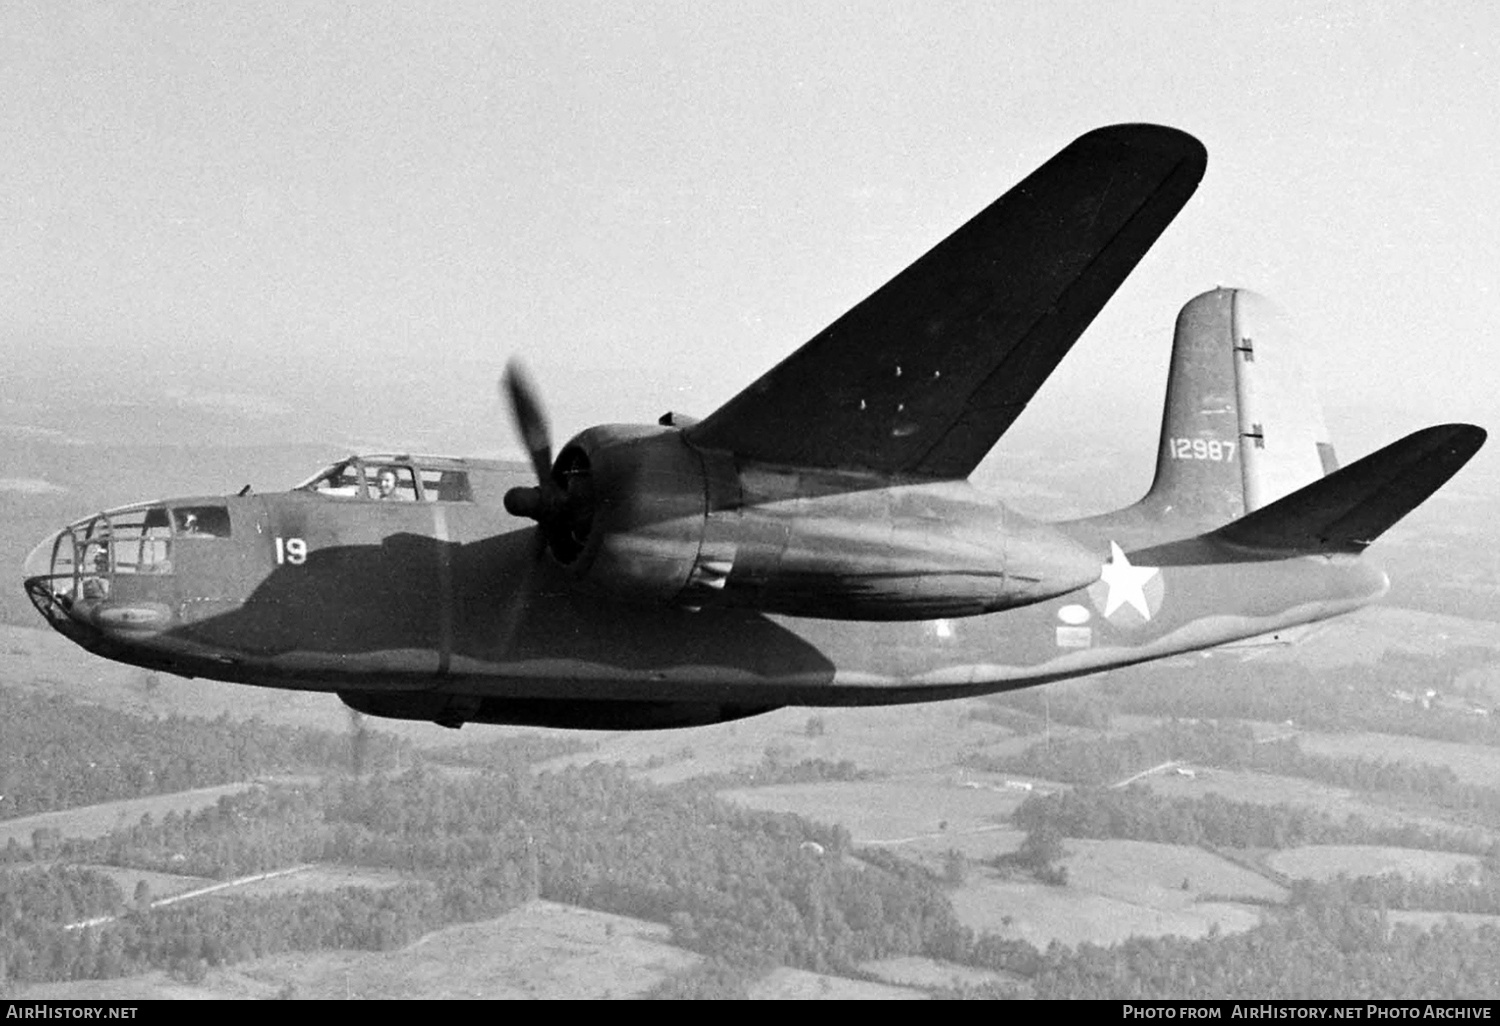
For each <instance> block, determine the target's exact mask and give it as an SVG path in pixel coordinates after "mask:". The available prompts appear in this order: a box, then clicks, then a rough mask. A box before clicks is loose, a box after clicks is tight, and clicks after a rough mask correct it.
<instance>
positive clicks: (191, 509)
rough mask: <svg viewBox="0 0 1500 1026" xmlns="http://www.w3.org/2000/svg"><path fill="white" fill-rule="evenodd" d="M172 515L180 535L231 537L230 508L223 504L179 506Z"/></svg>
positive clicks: (190, 536)
mask: <svg viewBox="0 0 1500 1026" xmlns="http://www.w3.org/2000/svg"><path fill="white" fill-rule="evenodd" d="M172 517H173V522H174V523H175V524H176V525H177V534H178V537H181V538H228V537H229V510H228V509H227V508H225V507H223V506H179V507H177V508H176V509H174V510H172Z"/></svg>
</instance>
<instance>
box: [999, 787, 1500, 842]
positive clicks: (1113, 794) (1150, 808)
mask: <svg viewBox="0 0 1500 1026" xmlns="http://www.w3.org/2000/svg"><path fill="white" fill-rule="evenodd" d="M1014 819H1015V822H1016V825H1017V826H1020V827H1022V828H1023V829H1026V830H1033V829H1036V828H1037V827H1040V826H1041V825H1042V824H1044V823H1046V824H1051V825H1052V826H1054V827H1056V828H1057V829H1058V830H1059V831H1060V832H1061V833H1063V834H1064V835H1066V836H1068V837H1091V838H1121V839H1125V840H1135V841H1157V842H1160V843H1163V844H1195V845H1214V846H1220V847H1228V848H1294V847H1297V846H1299V845H1304V844H1379V845H1390V846H1393V847H1401V848H1422V849H1426V850H1429V851H1453V852H1461V853H1465V854H1471V855H1485V854H1488V853H1489V852H1490V851H1491V850H1492V846H1491V845H1490V843H1489V842H1487V841H1485V840H1484V839H1483V838H1482V837H1480V836H1479V835H1477V834H1474V833H1471V832H1460V831H1453V830H1442V829H1436V828H1432V827H1427V826H1423V825H1420V824H1416V823H1403V824H1400V825H1391V826H1378V825H1375V824H1371V823H1369V822H1367V821H1365V820H1364V819H1363V818H1361V817H1359V816H1349V817H1347V818H1343V819H1337V820H1336V819H1334V818H1333V817H1332V816H1329V815H1327V814H1325V813H1322V812H1317V811H1314V810H1312V809H1308V808H1305V807H1300V806H1295V805H1289V804H1286V803H1281V804H1277V805H1266V804H1262V803H1258V802H1236V801H1230V800H1229V799H1227V798H1224V797H1222V796H1221V795H1218V794H1213V793H1209V794H1206V795H1203V796H1202V797H1198V798H1164V797H1161V796H1158V795H1155V794H1153V793H1152V792H1151V791H1149V790H1148V789H1146V788H1144V787H1141V786H1140V785H1137V784H1133V785H1131V786H1129V787H1124V788H1095V787H1081V788H1075V789H1074V790H1071V791H1060V792H1058V793H1056V794H1049V795H1032V796H1030V797H1028V798H1027V799H1026V801H1024V802H1022V803H1021V806H1020V808H1018V809H1016V812H1015V817H1014Z"/></svg>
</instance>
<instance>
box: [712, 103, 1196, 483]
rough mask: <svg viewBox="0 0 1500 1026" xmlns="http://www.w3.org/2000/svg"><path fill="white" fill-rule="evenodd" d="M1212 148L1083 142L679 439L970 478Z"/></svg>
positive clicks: (1133, 128) (1125, 129)
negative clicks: (683, 437) (1207, 150)
mask: <svg viewBox="0 0 1500 1026" xmlns="http://www.w3.org/2000/svg"><path fill="white" fill-rule="evenodd" d="M1206 161H1207V154H1206V152H1205V151H1204V149H1203V145H1202V144H1201V143H1199V142H1198V140H1196V139H1194V138H1193V137H1192V136H1190V135H1187V134H1185V133H1183V132H1179V131H1177V130H1175V129H1171V128H1163V127H1160V126H1156V125H1115V126H1112V127H1108V128H1101V129H1097V130H1096V131H1093V132H1089V133H1088V134H1087V135H1084V136H1082V137H1080V138H1078V139H1077V140H1075V141H1074V142H1073V143H1071V144H1070V145H1069V146H1067V147H1066V148H1065V149H1063V150H1062V151H1061V152H1060V153H1058V154H1057V155H1056V156H1055V157H1053V158H1052V159H1051V160H1049V161H1048V162H1047V163H1046V164H1044V165H1042V166H1041V167H1040V168H1039V169H1037V170H1036V171H1035V172H1033V173H1032V174H1031V175H1030V176H1029V177H1028V178H1026V179H1025V180H1024V181H1023V182H1021V183H1020V184H1019V185H1017V186H1016V187H1015V188H1013V189H1011V190H1010V191H1009V192H1007V193H1006V194H1005V195H1004V196H1001V197H1000V198H999V199H998V200H996V201H995V202H994V203H992V204H991V205H990V206H989V207H987V208H985V209H984V210H983V211H981V212H980V213H979V214H978V215H977V216H976V217H974V218H973V220H971V221H969V222H968V223H967V224H965V225H964V226H963V227H962V228H959V229H958V230H957V231H956V232H954V233H953V234H952V235H950V236H948V238H946V239H945V240H943V241H942V242H940V243H938V244H937V246H935V247H934V248H933V249H932V250H931V251H930V252H928V253H927V254H926V255H925V256H923V257H922V258H921V259H919V260H918V261H917V262H916V263H914V264H912V265H911V266H910V267H908V268H907V269H906V270H904V271H902V272H901V273H900V274H898V275H896V277H894V278H892V279H891V280H890V281H889V282H887V283H886V284H885V285H883V286H882V287H881V288H880V289H879V290H877V291H876V292H875V293H873V294H872V295H870V296H869V297H868V298H866V299H865V300H864V301H863V302H861V303H860V304H859V305H858V306H856V307H854V309H852V310H850V311H849V312H848V313H846V314H844V315H843V316H842V317H840V318H839V319H838V320H836V321H834V322H833V324H831V325H829V326H828V327H827V328H825V329H823V331H822V332H820V333H819V334H818V335H817V336H815V337H814V338H813V339H812V340H811V341H810V342H808V343H807V344H805V345H804V346H802V348H800V349H798V350H797V351H796V352H794V353H792V355H791V356H789V357H787V358H786V359H785V360H783V361H782V362H781V363H780V364H778V365H777V366H776V367H774V368H772V369H771V370H770V371H768V372H767V373H766V374H764V375H763V376H762V377H761V378H760V379H759V380H758V381H756V382H755V383H754V384H752V385H751V386H750V387H749V388H747V389H745V390H744V391H743V392H741V393H740V394H739V395H737V396H735V397H734V398H733V399H731V400H729V402H727V403H725V404H724V405H723V406H721V407H720V408H719V409H718V410H716V411H715V412H714V413H712V414H710V415H709V416H708V417H706V418H704V419H703V420H702V421H701V422H699V423H698V424H696V425H694V426H693V427H691V428H689V429H688V432H687V436H688V439H689V440H690V441H691V442H692V443H693V444H694V445H698V446H702V447H705V448H713V449H727V450H731V451H733V452H735V453H736V454H738V455H739V456H741V457H745V458H748V459H755V460H763V461H766V462H771V463H781V464H790V465H794V466H806V467H819V468H824V467H826V468H842V469H851V470H861V469H863V470H872V471H877V472H880V473H883V474H890V475H903V476H904V475H910V476H917V477H931V478H963V477H967V476H968V475H969V473H970V472H971V471H972V470H973V469H974V467H975V466H976V465H977V464H978V463H979V461H980V460H981V459H983V458H984V456H985V454H986V453H987V452H989V450H990V448H991V447H992V446H993V445H994V444H995V441H996V440H997V439H998V438H999V437H1000V435H1001V434H1002V433H1003V432H1004V431H1005V430H1006V428H1008V427H1009V426H1010V425H1011V422H1013V421H1014V420H1015V419H1016V417H1017V416H1019V415H1020V413H1021V411H1022V410H1023V409H1024V408H1025V407H1026V404H1027V402H1029V401H1030V399H1031V397H1032V396H1033V395H1034V394H1035V393H1036V390H1037V389H1038V388H1040V387H1041V384H1042V382H1043V381H1045V380H1046V379H1047V376H1048V375H1049V374H1051V373H1052V370H1053V368H1055V367H1056V366H1057V364H1058V363H1059V362H1060V361H1061V360H1062V358H1063V356H1064V354H1066V353H1067V351H1068V349H1069V348H1070V347H1071V346H1072V345H1073V343H1074V341H1076V340H1077V338H1078V336H1079V335H1081V334H1082V333H1083V330H1084V328H1086V327H1087V326H1088V325H1089V322H1090V321H1092V320H1093V319H1094V316H1095V315H1096V314H1097V313H1098V312H1099V310H1100V308H1101V307H1103V305H1104V303H1105V302H1106V301H1107V300H1108V299H1109V297H1110V296H1111V295H1113V294H1114V291H1115V289H1117V288H1118V287H1119V285H1120V283H1121V282H1122V281H1124V279H1125V276H1126V275H1127V274H1129V273H1130V271H1131V269H1132V268H1133V267H1135V265H1136V263H1137V262H1138V261H1139V260H1140V258H1141V257H1142V255H1144V254H1145V252H1146V250H1147V249H1149V248H1150V246H1151V244H1152V243H1153V242H1154V241H1156V237H1157V236H1158V235H1159V234H1161V232H1162V230H1163V229H1164V228H1166V226H1167V224H1168V223H1169V222H1170V221H1171V220H1172V218H1173V217H1175V216H1176V214H1177V212H1178V211H1179V210H1180V209H1182V206H1183V204H1184V203H1186V202H1187V200H1188V197H1189V196H1191V195H1192V194H1193V190H1194V189H1196V188H1197V186H1198V181H1199V179H1200V178H1202V177H1203V170H1204V166H1205V164H1206Z"/></svg>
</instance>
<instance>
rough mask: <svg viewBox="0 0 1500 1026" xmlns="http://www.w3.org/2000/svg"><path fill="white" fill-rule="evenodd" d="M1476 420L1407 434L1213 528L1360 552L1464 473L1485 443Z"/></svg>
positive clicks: (1257, 544)
mask: <svg viewBox="0 0 1500 1026" xmlns="http://www.w3.org/2000/svg"><path fill="white" fill-rule="evenodd" d="M1484 440H1485V431H1484V429H1483V428H1479V427H1475V426H1474V425H1472V424H1443V425H1439V426H1437V427H1430V428H1424V429H1423V430H1421V431H1417V432H1414V433H1413V434H1410V435H1407V436H1406V437H1405V438H1403V439H1401V440H1400V441H1399V442H1393V443H1392V444H1390V445H1388V446H1386V447H1385V448H1384V449H1380V450H1379V451H1377V452H1374V453H1371V454H1370V455H1369V456H1366V457H1365V458H1364V459H1362V460H1358V461H1356V462H1354V463H1351V464H1349V465H1348V466H1347V467H1343V468H1341V469H1339V470H1335V471H1334V472H1333V473H1331V474H1329V475H1328V476H1327V477H1324V478H1321V479H1320V480H1317V481H1314V482H1313V483H1312V484H1310V485H1307V486H1306V487H1305V488H1301V489H1299V490H1297V491H1295V492H1293V493H1291V494H1290V495H1287V496H1284V497H1282V498H1280V499H1277V500H1276V501H1275V502H1273V503H1271V504H1270V505H1268V506H1263V507H1261V508H1260V509H1258V510H1256V511H1255V512H1253V513H1249V514H1247V515H1245V516H1243V517H1241V518H1240V519H1238V520H1236V521H1235V522H1234V523H1232V524H1228V525H1227V526H1225V527H1222V528H1220V529H1219V530H1217V531H1214V532H1213V533H1212V534H1210V535H1209V537H1210V538H1214V539H1216V540H1218V541H1223V542H1228V543H1229V544H1231V545H1239V546H1244V547H1247V548H1253V549H1262V550H1270V551H1275V552H1284V553H1287V554H1298V553H1301V554H1308V555H1312V554H1331V553H1337V552H1345V553H1358V552H1362V551H1364V549H1365V548H1366V546H1368V545H1369V544H1370V543H1371V542H1373V541H1374V540H1375V539H1376V538H1378V537H1380V535H1381V534H1383V533H1385V531H1386V530H1387V529H1389V528H1390V527H1391V526H1392V525H1393V524H1395V523H1396V522H1397V521H1398V520H1400V519H1401V518H1402V517H1404V516H1406V514H1408V513H1410V512H1411V511H1412V510H1413V509H1416V508H1417V507H1418V506H1419V505H1421V504H1422V503H1423V502H1424V501H1426V499H1427V497H1428V496H1430V495H1431V494H1432V493H1433V492H1435V491H1437V490H1438V489H1439V488H1441V487H1442V486H1443V484H1444V483H1445V482H1447V480H1448V479H1449V478H1451V477H1452V476H1453V475H1454V474H1456V473H1458V471H1459V469H1460V468H1462V467H1463V465H1464V464H1465V463H1467V462H1468V461H1469V458H1470V457H1471V456H1473V455H1474V454H1475V453H1476V452H1478V451H1479V447H1480V446H1482V445H1483V444H1484Z"/></svg>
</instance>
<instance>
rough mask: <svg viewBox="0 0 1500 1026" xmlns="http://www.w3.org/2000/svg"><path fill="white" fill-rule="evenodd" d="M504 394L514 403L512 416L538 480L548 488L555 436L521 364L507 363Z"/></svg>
mask: <svg viewBox="0 0 1500 1026" xmlns="http://www.w3.org/2000/svg"><path fill="white" fill-rule="evenodd" d="M501 392H502V394H504V395H505V396H506V398H508V399H509V400H510V415H511V417H512V418H513V419H514V420H515V422H516V431H517V433H519V434H520V436H521V442H522V444H524V445H525V446H526V453H527V455H529V456H530V457H531V466H532V469H533V470H535V471H536V479H537V481H538V483H540V484H541V486H542V487H543V488H544V489H545V488H546V487H547V485H548V483H549V482H550V481H551V480H552V433H551V431H550V430H549V429H548V427H547V415H546V414H545V413H543V412H542V402H541V400H540V399H539V398H538V397H537V391H536V388H535V386H533V385H532V383H531V377H530V376H529V375H528V374H527V373H526V371H525V369H524V368H523V367H522V366H521V364H520V362H519V361H517V360H511V361H510V363H508V364H506V366H505V376H504V377H503V378H502V379H501Z"/></svg>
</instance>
